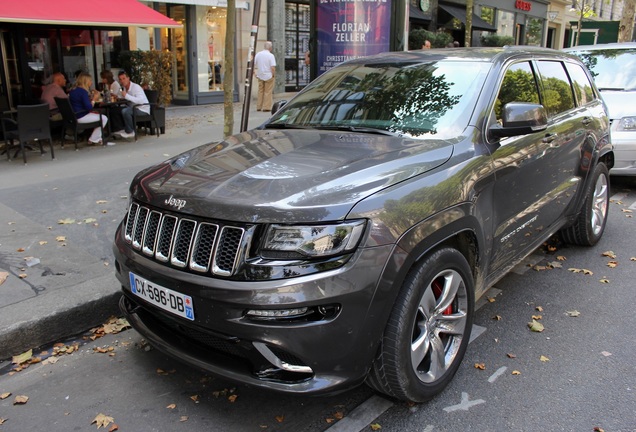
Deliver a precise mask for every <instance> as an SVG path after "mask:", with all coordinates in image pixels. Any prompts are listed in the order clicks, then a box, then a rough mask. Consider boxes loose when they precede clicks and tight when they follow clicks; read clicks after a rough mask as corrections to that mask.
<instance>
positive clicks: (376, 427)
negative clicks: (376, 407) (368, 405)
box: [371, 423, 382, 431]
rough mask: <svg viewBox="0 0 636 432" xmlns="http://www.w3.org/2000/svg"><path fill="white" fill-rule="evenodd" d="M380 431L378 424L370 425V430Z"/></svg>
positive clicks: (380, 427)
mask: <svg viewBox="0 0 636 432" xmlns="http://www.w3.org/2000/svg"><path fill="white" fill-rule="evenodd" d="M380 429H382V426H380V425H379V424H378V423H373V424H371V430H374V431H377V430H380Z"/></svg>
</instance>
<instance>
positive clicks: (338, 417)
mask: <svg viewBox="0 0 636 432" xmlns="http://www.w3.org/2000/svg"><path fill="white" fill-rule="evenodd" d="M333 416H334V417H335V418H336V419H338V420H342V419H343V418H344V413H343V412H341V411H337V412H336V413H335V414H334V415H333Z"/></svg>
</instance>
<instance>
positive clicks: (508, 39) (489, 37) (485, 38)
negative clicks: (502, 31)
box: [480, 33, 515, 47]
mask: <svg viewBox="0 0 636 432" xmlns="http://www.w3.org/2000/svg"><path fill="white" fill-rule="evenodd" d="M480 41H481V45H482V46H486V47H502V46H504V45H514V43H515V38H513V37H512V36H500V35H498V34H494V33H488V34H485V35H482V36H481V38H480Z"/></svg>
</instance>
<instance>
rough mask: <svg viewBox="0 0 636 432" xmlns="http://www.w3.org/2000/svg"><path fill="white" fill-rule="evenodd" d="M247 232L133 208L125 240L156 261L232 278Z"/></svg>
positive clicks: (126, 228) (127, 224)
mask: <svg viewBox="0 0 636 432" xmlns="http://www.w3.org/2000/svg"><path fill="white" fill-rule="evenodd" d="M244 235H245V228H242V227H236V226H229V225H228V226H223V225H222V224H220V223H211V222H199V221H196V220H194V219H190V218H181V217H177V216H173V215H172V214H166V213H163V212H162V211H158V210H152V209H150V208H148V207H144V206H141V205H139V204H137V203H132V204H131V205H130V208H129V211H128V216H127V218H126V224H125V226H124V238H125V240H126V242H128V243H129V244H131V245H132V247H133V248H134V249H135V250H138V251H141V252H142V253H143V254H144V255H146V256H148V257H151V258H154V259H155V260H157V261H159V262H162V263H164V264H168V265H171V266H174V267H177V268H187V269H190V270H192V271H195V272H197V273H211V274H215V275H219V276H231V275H232V274H234V272H235V271H236V268H237V266H238V260H239V257H241V256H242V254H241V252H240V251H241V248H242V247H243V237H244Z"/></svg>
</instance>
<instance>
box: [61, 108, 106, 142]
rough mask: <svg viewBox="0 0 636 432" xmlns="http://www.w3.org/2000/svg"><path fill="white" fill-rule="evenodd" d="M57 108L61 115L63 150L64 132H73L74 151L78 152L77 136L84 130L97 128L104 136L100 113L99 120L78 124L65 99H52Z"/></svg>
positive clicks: (100, 114)
mask: <svg viewBox="0 0 636 432" xmlns="http://www.w3.org/2000/svg"><path fill="white" fill-rule="evenodd" d="M54 99H55V103H56V104H57V108H58V109H59V110H60V113H61V114H62V121H63V127H62V129H63V131H62V148H64V141H65V140H66V131H67V130H71V131H73V139H74V140H75V150H79V149H78V147H77V136H78V134H79V133H80V132H83V131H85V130H86V129H94V128H96V127H99V128H100V129H101V130H102V137H103V136H104V127H103V126H102V113H101V112H100V113H99V120H97V121H94V122H90V123H79V122H78V121H77V116H76V115H75V112H74V111H73V107H71V102H70V101H69V100H68V99H67V98H58V97H56V98H54Z"/></svg>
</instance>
